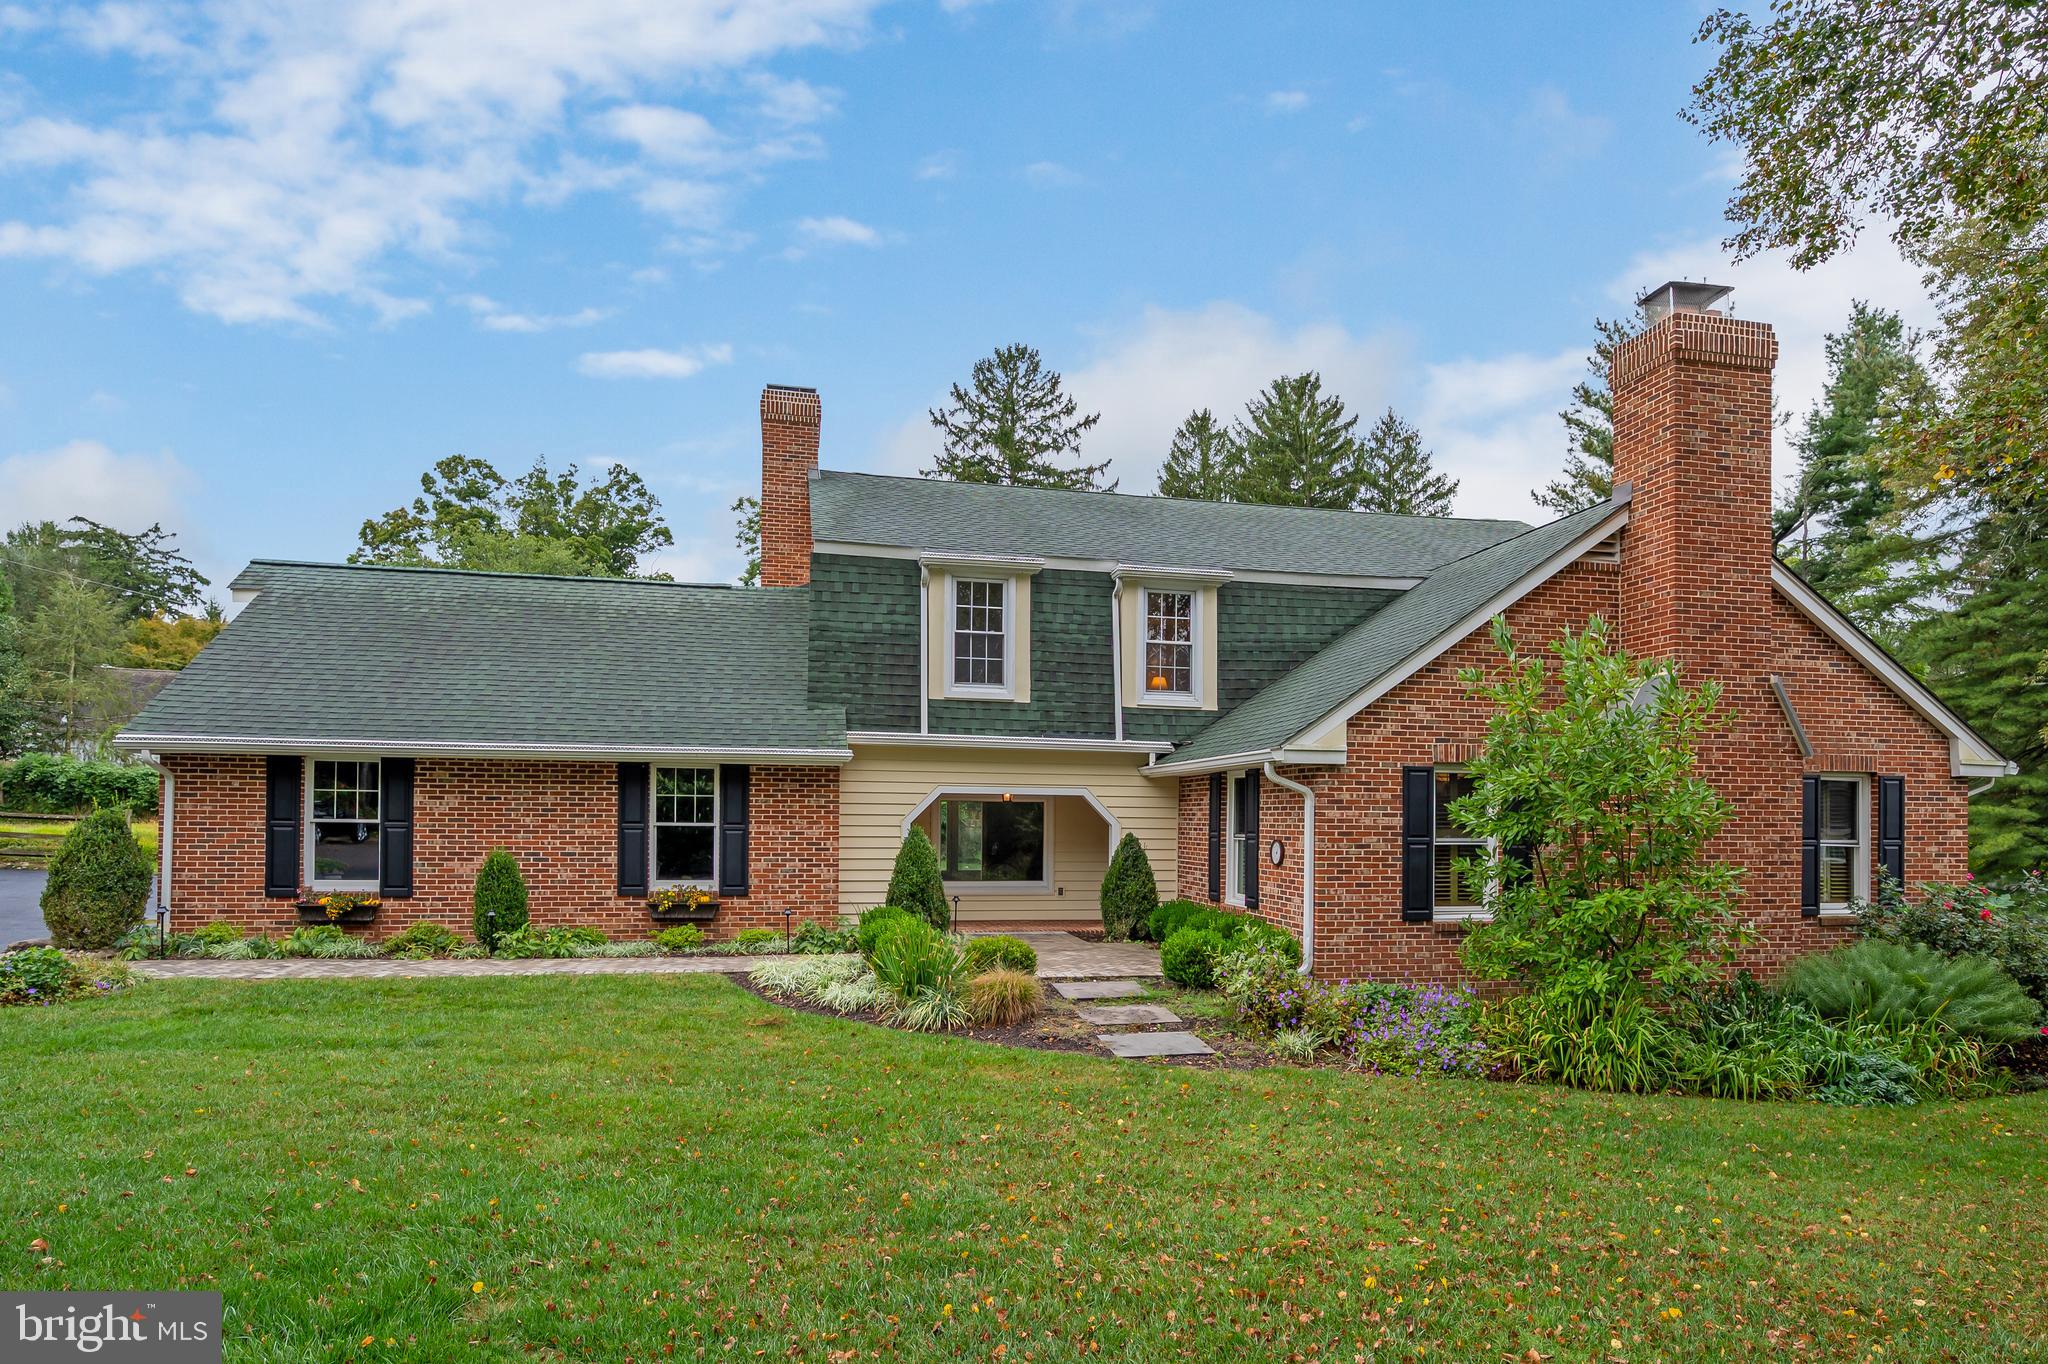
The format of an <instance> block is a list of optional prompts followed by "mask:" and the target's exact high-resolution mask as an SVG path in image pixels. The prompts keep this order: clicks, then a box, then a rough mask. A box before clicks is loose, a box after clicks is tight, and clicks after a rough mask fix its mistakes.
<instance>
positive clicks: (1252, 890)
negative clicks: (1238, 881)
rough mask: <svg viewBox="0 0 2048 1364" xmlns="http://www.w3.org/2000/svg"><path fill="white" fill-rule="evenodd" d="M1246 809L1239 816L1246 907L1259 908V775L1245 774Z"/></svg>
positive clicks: (1243, 788) (1254, 773)
mask: <svg viewBox="0 0 2048 1364" xmlns="http://www.w3.org/2000/svg"><path fill="white" fill-rule="evenodd" d="M1238 789H1239V790H1241V791H1243V792H1244V809H1243V810H1242V811H1240V812H1239V814H1238V820H1239V824H1238V826H1237V827H1238V828H1240V829H1243V830H1244V907H1245V908H1246V909H1257V908H1258V907H1259V859H1260V857H1261V855H1262V854H1261V850H1260V848H1259V774H1258V773H1257V772H1256V771H1253V772H1247V773H1245V774H1244V785H1243V786H1241V787H1239V788H1238Z"/></svg>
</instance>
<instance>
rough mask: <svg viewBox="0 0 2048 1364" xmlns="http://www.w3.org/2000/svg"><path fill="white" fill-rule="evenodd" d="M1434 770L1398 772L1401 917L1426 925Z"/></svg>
mask: <svg viewBox="0 0 2048 1364" xmlns="http://www.w3.org/2000/svg"><path fill="white" fill-rule="evenodd" d="M1435 803H1436V769H1435V768H1434V767H1404V768H1402V769H1401V917H1402V918H1403V919H1404V920H1406V921H1407V922H1409V923H1411V924H1426V923H1428V922H1429V921H1430V918H1431V917H1432V914H1431V910H1432V907H1433V906H1434V905H1435V903H1436V890H1435V887H1434V885H1433V884H1432V877H1433V875H1434V873H1435V870H1436V811H1435V808H1434V806H1435Z"/></svg>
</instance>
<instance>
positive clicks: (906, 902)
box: [884, 824, 953, 930]
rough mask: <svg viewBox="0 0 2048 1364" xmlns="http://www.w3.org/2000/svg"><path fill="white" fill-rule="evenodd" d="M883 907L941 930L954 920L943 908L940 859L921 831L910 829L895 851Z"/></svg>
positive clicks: (914, 827)
mask: <svg viewBox="0 0 2048 1364" xmlns="http://www.w3.org/2000/svg"><path fill="white" fill-rule="evenodd" d="M884 903H887V904H891V905H894V906H895V907H896V908H898V909H900V910H902V911H903V912H904V913H906V914H909V915H912V916H914V917H916V918H919V919H922V920H924V921H925V922H926V923H928V924H930V925H931V926H932V927H933V928H936V929H940V930H944V929H945V928H947V927H949V926H950V925H951V924H952V921H953V916H952V915H951V913H949V912H948V910H947V908H946V884H945V882H944V881H943V880H941V879H940V877H939V855H938V853H937V851H935V850H934V849H933V847H932V841H931V840H930V839H929V838H927V837H925V832H924V830H923V829H920V828H918V827H917V826H916V825H914V824H913V825H911V826H910V832H909V833H908V834H905V835H904V837H903V846H902V847H901V848H898V849H897V850H896V868H895V870H894V871H892V872H891V873H890V874H889V894H888V895H887V897H886V898H885V901H884Z"/></svg>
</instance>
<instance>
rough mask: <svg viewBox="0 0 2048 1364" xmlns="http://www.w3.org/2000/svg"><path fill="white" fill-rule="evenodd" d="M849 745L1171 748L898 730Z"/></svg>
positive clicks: (865, 735) (868, 734) (857, 736)
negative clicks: (918, 732) (919, 732)
mask: <svg viewBox="0 0 2048 1364" xmlns="http://www.w3.org/2000/svg"><path fill="white" fill-rule="evenodd" d="M846 742H847V743H848V744H849V745H854V744H859V745H871V746H873V747H877V748H890V747H902V748H1012V749H1040V750H1050V751H1053V752H1064V753H1136V754H1148V753H1171V752H1172V751H1173V745H1172V744H1170V743H1165V742H1154V741H1152V740H1149V739H1122V740H1118V739H1069V738H1052V737H1049V736H1041V737H1035V738H1034V737H1031V736H1029V735H1013V734H917V733H911V732H909V731H907V730H906V731H898V730H864V731H860V732H857V733H852V734H848V735H847V736H846Z"/></svg>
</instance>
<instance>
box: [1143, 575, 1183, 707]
mask: <svg viewBox="0 0 2048 1364" xmlns="http://www.w3.org/2000/svg"><path fill="white" fill-rule="evenodd" d="M1195 601H1196V597H1195V594H1194V593H1193V592H1185V591H1160V590H1156V589H1153V588H1149V587H1148V588H1146V589H1145V600H1144V608H1145V610H1144V615H1145V641H1144V643H1145V657H1144V664H1145V671H1144V679H1145V685H1144V692H1145V698H1146V699H1147V700H1151V701H1193V700H1195V699H1196V692H1195Z"/></svg>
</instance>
